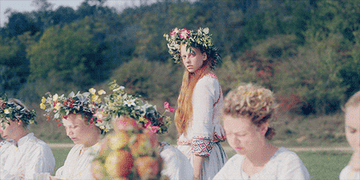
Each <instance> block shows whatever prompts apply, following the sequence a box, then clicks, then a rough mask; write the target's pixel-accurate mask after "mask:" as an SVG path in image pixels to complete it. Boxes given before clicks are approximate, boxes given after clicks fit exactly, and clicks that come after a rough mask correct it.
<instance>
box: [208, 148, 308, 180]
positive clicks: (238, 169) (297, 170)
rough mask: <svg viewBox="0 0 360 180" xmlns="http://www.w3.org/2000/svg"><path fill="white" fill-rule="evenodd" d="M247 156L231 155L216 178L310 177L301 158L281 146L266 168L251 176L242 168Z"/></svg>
mask: <svg viewBox="0 0 360 180" xmlns="http://www.w3.org/2000/svg"><path fill="white" fill-rule="evenodd" d="M244 159H245V156H244V155H239V154H236V155H234V156H233V157H231V158H230V159H229V160H228V162H227V163H226V164H225V166H224V167H223V168H222V169H221V170H220V172H219V173H218V174H216V176H215V177H214V180H223V179H234V180H235V179H239V180H240V179H244V180H248V179H251V180H263V179H266V180H277V179H279V180H288V179H291V180H307V179H310V174H309V171H308V170H307V169H306V167H305V165H304V164H303V162H302V161H301V160H300V158H299V157H298V156H297V155H296V154H295V153H294V152H292V151H290V150H288V149H286V148H284V147H281V148H279V149H278V150H277V151H276V152H275V154H274V155H273V156H272V157H271V159H270V160H269V161H268V162H267V163H266V164H265V166H264V168H263V169H262V170H261V171H260V172H258V173H256V174H253V175H252V176H251V177H249V176H248V175H247V174H246V173H245V172H244V171H243V168H242V164H243V162H244Z"/></svg>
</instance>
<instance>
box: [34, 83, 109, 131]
mask: <svg viewBox="0 0 360 180" xmlns="http://www.w3.org/2000/svg"><path fill="white" fill-rule="evenodd" d="M104 94H106V92H105V91H104V90H100V91H98V93H97V94H96V90H95V89H94V88H91V89H89V92H84V93H80V92H78V93H77V94H75V93H74V92H71V93H70V94H69V95H68V96H67V97H65V95H64V94H62V95H61V96H59V95H58V94H55V95H51V94H50V93H46V95H48V97H46V98H45V97H42V99H41V104H40V108H41V109H43V110H45V111H46V112H47V113H46V114H45V116H47V120H50V119H52V118H53V119H54V120H55V121H59V122H60V124H58V126H60V125H61V118H64V119H66V118H67V117H68V115H69V114H81V115H82V116H83V117H85V118H87V120H88V123H90V122H94V123H95V125H96V126H98V127H99V128H100V129H102V130H104V131H105V132H107V131H109V130H110V129H112V126H111V123H110V122H107V121H101V120H97V116H95V115H96V114H97V111H98V110H99V111H100V110H101V109H102V108H103V107H104V105H105V104H104V103H103V102H102V101H101V98H100V96H101V95H104ZM52 113H53V114H54V115H53V116H51V114H52Z"/></svg>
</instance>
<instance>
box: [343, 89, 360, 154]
mask: <svg viewBox="0 0 360 180" xmlns="http://www.w3.org/2000/svg"><path fill="white" fill-rule="evenodd" d="M345 133H346V139H347V141H348V142H349V144H350V146H351V147H352V149H353V150H354V151H355V152H360V91H358V92H357V93H355V94H354V95H353V96H351V97H350V99H349V100H348V101H347V103H346V104H345Z"/></svg>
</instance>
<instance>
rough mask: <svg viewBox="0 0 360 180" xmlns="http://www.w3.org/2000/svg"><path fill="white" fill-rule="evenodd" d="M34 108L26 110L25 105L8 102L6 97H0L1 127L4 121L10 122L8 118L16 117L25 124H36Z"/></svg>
mask: <svg viewBox="0 0 360 180" xmlns="http://www.w3.org/2000/svg"><path fill="white" fill-rule="evenodd" d="M35 117H36V112H35V110H31V111H30V110H28V109H27V108H26V107H23V106H20V105H18V104H16V103H14V102H8V99H7V97H6V96H5V97H4V98H2V97H0V122H1V125H2V126H3V128H5V127H4V126H5V124H4V123H8V124H10V121H9V119H10V120H14V119H18V120H21V121H23V123H24V124H25V125H29V124H37V122H36V120H35Z"/></svg>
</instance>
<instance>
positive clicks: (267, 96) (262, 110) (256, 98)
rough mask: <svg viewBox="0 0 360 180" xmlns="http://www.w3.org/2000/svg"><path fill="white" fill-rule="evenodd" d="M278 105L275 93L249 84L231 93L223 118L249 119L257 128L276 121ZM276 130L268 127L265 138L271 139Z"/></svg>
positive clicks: (227, 99) (226, 99)
mask: <svg viewBox="0 0 360 180" xmlns="http://www.w3.org/2000/svg"><path fill="white" fill-rule="evenodd" d="M276 109H277V103H276V102H275V98H274V95H273V93H272V92H271V91H270V90H268V89H265V88H262V87H258V86H255V85H253V84H247V85H243V86H239V87H238V88H236V89H234V90H232V91H230V92H229V93H228V94H227V95H226V97H225V100H224V107H223V116H232V117H235V118H239V117H247V118H249V119H250V120H251V122H252V123H253V124H254V125H256V126H261V125H262V124H264V123H267V124H269V123H270V122H271V121H272V120H274V119H275V117H274V114H275V111H276ZM274 135H275V130H274V129H273V128H271V127H268V129H267V131H266V134H265V137H266V138H267V139H269V140H270V139H271V138H272V137H273V136H274Z"/></svg>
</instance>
